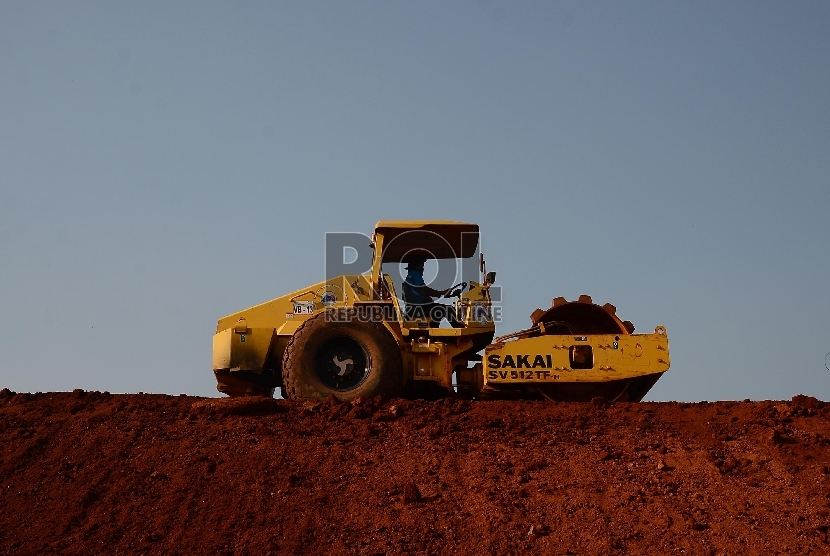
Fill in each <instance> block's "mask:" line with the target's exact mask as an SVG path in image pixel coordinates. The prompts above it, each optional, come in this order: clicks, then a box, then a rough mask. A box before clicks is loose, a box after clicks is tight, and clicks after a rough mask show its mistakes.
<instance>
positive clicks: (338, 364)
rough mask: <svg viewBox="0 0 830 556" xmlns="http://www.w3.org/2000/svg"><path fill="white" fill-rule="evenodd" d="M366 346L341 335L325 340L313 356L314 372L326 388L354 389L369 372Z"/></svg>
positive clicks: (369, 364) (343, 390)
mask: <svg viewBox="0 0 830 556" xmlns="http://www.w3.org/2000/svg"><path fill="white" fill-rule="evenodd" d="M371 370H372V367H371V359H370V357H369V353H368V351H367V350H366V348H365V347H364V346H363V345H362V344H361V343H360V342H358V341H356V340H354V339H353V338H347V337H345V336H341V337H338V338H331V339H330V340H327V341H326V342H325V343H324V344H323V345H322V346H320V349H319V350H318V351H317V355H316V357H315V358H314V372H315V374H316V375H317V378H318V379H319V380H320V382H322V383H323V385H325V386H326V387H327V388H330V389H332V390H336V391H338V392H346V391H348V390H354V389H355V388H357V387H358V386H360V385H361V384H363V383H364V382H365V381H366V379H367V378H369V374H370V373H371Z"/></svg>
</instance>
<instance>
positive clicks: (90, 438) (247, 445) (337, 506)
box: [0, 390, 830, 555]
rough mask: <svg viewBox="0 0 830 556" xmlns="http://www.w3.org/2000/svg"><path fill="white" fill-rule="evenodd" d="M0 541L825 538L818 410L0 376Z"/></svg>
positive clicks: (268, 544)
mask: <svg viewBox="0 0 830 556" xmlns="http://www.w3.org/2000/svg"><path fill="white" fill-rule="evenodd" d="M0 438H1V439H2V444H0V446H2V450H1V451H0V479H1V480H2V482H0V488H2V491H1V492H0V507H2V508H3V511H2V514H0V552H2V553H3V554H38V555H40V554H58V553H60V554H210V553H212V554H268V553H286V554H394V553H405V552H417V553H432V554H452V553H457V554H476V555H480V554H510V553H519V552H524V551H528V550H530V551H533V552H536V553H541V554H609V553H612V554H613V553H620V554H623V553H629V554H638V553H643V554H666V553H680V552H684V553H687V554H775V553H795V554H806V553H813V554H827V553H828V552H830V546H828V528H830V498H828V496H830V469H828V466H830V457H829V456H830V405H827V406H826V405H825V404H824V403H823V402H820V401H818V400H815V399H813V398H808V397H803V396H798V397H796V398H794V399H793V400H792V401H783V402H753V403H750V402H741V403H738V402H719V403H700V404H687V403H640V404H613V405H606V404H603V403H600V401H599V400H597V401H596V403H591V404H567V403H550V402H521V401H518V402H505V401H499V402H464V401H457V400H443V401H439V402H423V401H417V402H408V401H400V400H396V401H391V402H383V403H381V402H380V401H378V402H375V401H364V402H362V403H360V402H359V403H356V404H340V403H336V402H335V401H333V400H332V401H330V402H326V403H323V404H313V403H292V402H287V401H275V400H262V399H254V398H248V399H223V400H214V399H202V398H194V397H187V396H179V397H172V396H159V395H110V394H107V393H97V392H81V391H76V392H74V393H46V394H16V395H15V394H13V393H11V392H8V391H7V390H4V391H2V392H0Z"/></svg>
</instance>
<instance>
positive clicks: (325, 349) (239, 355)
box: [213, 221, 669, 401]
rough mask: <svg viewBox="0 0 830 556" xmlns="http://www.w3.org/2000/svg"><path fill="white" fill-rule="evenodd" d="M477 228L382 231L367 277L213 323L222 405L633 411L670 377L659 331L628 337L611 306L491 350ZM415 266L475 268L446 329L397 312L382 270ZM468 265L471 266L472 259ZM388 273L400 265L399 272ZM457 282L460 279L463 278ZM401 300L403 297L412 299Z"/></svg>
mask: <svg viewBox="0 0 830 556" xmlns="http://www.w3.org/2000/svg"><path fill="white" fill-rule="evenodd" d="M478 236H479V228H478V226H477V225H475V224H468V223H463V222H448V221H381V222H378V223H377V226H376V227H375V231H374V234H373V235H372V237H371V248H372V250H373V262H372V268H371V272H370V273H364V274H355V275H343V276H337V277H334V278H327V279H326V280H324V281H322V282H319V283H317V284H314V285H311V286H308V287H305V288H301V289H299V290H296V291H294V292H291V293H289V294H286V295H283V296H281V297H278V298H276V299H273V300H271V301H267V302H265V303H262V304H260V305H256V306H254V307H251V308H249V309H244V310H242V311H239V312H237V313H234V314H232V315H228V316H226V317H223V318H221V319H219V322H218V324H217V327H216V334H215V335H214V337H213V371H214V374H215V375H216V380H217V382H218V385H217V389H218V390H219V391H220V392H224V393H225V394H228V395H230V396H244V395H273V393H274V391H275V389H277V388H279V389H280V391H281V393H282V395H283V397H285V398H291V399H301V398H307V399H317V400H320V399H325V398H328V397H329V396H331V395H334V396H336V397H337V398H339V399H341V400H350V399H353V398H356V397H363V398H373V397H376V396H382V397H385V398H394V397H439V396H442V395H448V394H451V393H453V395H460V396H466V397H470V398H479V399H481V398H499V397H501V398H504V397H507V398H528V399H534V398H535V399H540V398H546V399H550V400H559V401H588V400H591V399H593V398H595V397H601V398H606V399H608V400H614V401H639V400H641V399H642V398H643V396H645V394H646V393H647V392H648V391H649V389H650V388H651V387H652V386H653V385H654V383H655V382H656V381H657V380H658V379H659V378H660V376H661V375H662V374H663V373H664V372H665V371H667V370H668V368H669V347H668V337H667V335H666V329H665V328H664V327H662V326H658V327H656V328H655V330H654V333H653V334H634V326H633V325H632V324H631V323H630V322H629V321H622V320H620V318H619V317H617V315H616V308H615V307H614V306H613V305H611V304H605V305H601V306H600V305H597V304H594V303H593V301H592V299H591V298H590V297H589V296H587V295H581V296H579V298H578V299H577V300H575V301H567V300H566V299H564V298H563V297H557V298H555V299H554V300H553V302H552V303H551V306H550V307H549V308H548V309H544V310H543V309H537V310H535V311H534V312H533V313H532V314H531V316H530V319H531V323H532V325H531V326H530V327H529V328H527V329H524V330H520V331H518V332H514V333H512V334H507V335H502V336H500V337H496V338H494V336H495V330H496V328H495V323H494V318H493V315H494V309H495V308H497V304H496V306H494V301H493V298H494V297H495V298H496V301H499V300H500V297H498V296H494V295H493V294H494V293H495V287H494V283H495V278H496V274H495V272H487V270H486V265H485V261H484V257H483V255H481V254H480V253H479V249H478V243H479V241H478V240H479V237H478ZM413 254H418V256H419V257H420V258H422V259H423V258H434V259H437V260H438V262H439V264H441V263H442V261H448V260H450V259H456V260H457V261H458V260H461V261H462V262H463V261H464V260H466V261H467V262H469V261H470V260H472V261H473V265H474V266H475V267H476V268H477V269H478V272H477V273H476V276H475V278H476V279H477V280H478V281H475V280H469V281H468V282H461V283H459V284H456V285H455V286H453V287H452V288H449V290H447V291H448V294H447V295H448V297H452V298H454V301H453V303H452V305H450V307H451V310H452V315H453V316H454V318H453V319H452V320H453V321H454V326H448V325H446V323H445V325H444V326H439V325H436V324H437V323H436V321H435V320H432V319H430V318H429V315H425V314H423V313H418V312H417V311H416V312H415V313H413V312H412V311H407V305H408V304H410V302H411V301H412V300H411V299H407V297H408V296H407V292H408V291H409V290H408V284H407V283H406V282H404V283H402V284H401V286H402V287H401V288H400V289H401V291H400V292H398V291H397V288H396V285H395V283H394V281H393V279H392V278H391V277H390V275H389V274H386V273H384V272H383V264H384V263H402V262H405V261H407V260H408V259H409V258H411V257H412V256H413ZM476 257H478V258H477V259H476ZM398 268H399V265H398ZM462 277H463V276H462ZM409 297H411V293H410V295H409Z"/></svg>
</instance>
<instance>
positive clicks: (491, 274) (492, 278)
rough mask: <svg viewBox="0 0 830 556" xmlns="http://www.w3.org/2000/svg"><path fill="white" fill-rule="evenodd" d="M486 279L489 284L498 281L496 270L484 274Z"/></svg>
mask: <svg viewBox="0 0 830 556" xmlns="http://www.w3.org/2000/svg"><path fill="white" fill-rule="evenodd" d="M484 281H485V282H487V283H488V284H495V283H496V273H495V272H488V273H487V274H486V275H485V276H484Z"/></svg>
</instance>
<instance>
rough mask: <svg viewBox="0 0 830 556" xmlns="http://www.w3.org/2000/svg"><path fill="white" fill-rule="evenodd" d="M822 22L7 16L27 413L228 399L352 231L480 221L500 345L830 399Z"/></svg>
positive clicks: (335, 14)
mask: <svg viewBox="0 0 830 556" xmlns="http://www.w3.org/2000/svg"><path fill="white" fill-rule="evenodd" d="M828 27H830V5H828V4H827V3H825V2H794V3H783V2H751V3H750V2H686V3H680V2H672V3H668V2H625V3H610V2H608V3H605V2H603V3H590V2H557V3H552V2H522V3H508V2H499V1H475V2H462V1H459V2H452V3H447V2H419V3H403V2H354V3H340V2H317V3H314V2H237V3H207V2H142V3H114V2H99V3H89V2H73V3H62V4H61V3H39V2H5V3H3V4H2V6H0V292H2V293H0V314H2V315H4V317H5V318H3V319H2V320H1V321H0V387H8V388H11V389H12V390H16V391H53V390H71V389H73V388H85V389H94V390H109V391H111V392H138V391H144V392H159V393H171V394H178V393H180V392H185V393H189V394H199V395H217V393H216V392H215V389H214V388H215V382H214V380H213V376H212V373H211V369H210V366H211V365H210V350H211V337H212V334H213V331H214V327H215V324H216V320H217V319H218V318H219V317H220V316H223V315H225V314H228V313H230V312H233V311H236V310H239V309H242V308H245V307H248V306H251V305H254V304H257V303H260V302H262V301H266V300H268V299H271V298H273V297H276V296H278V295H281V294H284V293H287V292H288V291H291V290H294V289H298V288H300V287H302V286H304V285H306V284H311V283H314V282H317V281H319V280H321V279H322V278H321V277H322V276H323V267H322V259H323V255H322V248H323V239H324V234H325V232H332V231H335V232H336V231H352V232H365V233H369V232H371V230H372V228H373V226H374V224H375V222H376V221H378V220H381V219H410V218H412V219H450V220H462V221H472V222H476V223H478V224H479V225H480V226H481V230H482V246H483V250H484V252H485V254H486V256H487V260H488V266H489V268H490V269H491V270H496V271H497V272H498V281H499V284H500V285H501V286H502V288H503V292H504V304H505V307H504V322H502V323H501V324H500V325H499V328H498V332H499V333H507V332H510V331H513V330H516V329H519V328H521V327H525V326H527V325H528V324H529V322H530V321H529V318H528V316H529V315H530V313H531V312H532V311H533V310H534V309H535V308H536V307H547V306H549V304H550V301H551V299H552V298H554V297H556V296H559V295H562V296H564V297H566V298H569V299H575V298H576V297H577V296H578V295H579V294H583V293H585V294H590V295H592V296H593V298H594V300H595V301H597V302H599V303H600V304H602V303H605V302H610V303H613V304H614V305H616V306H617V308H618V314H619V315H620V316H621V317H622V318H624V319H629V320H631V321H633V322H634V324H635V325H636V326H637V329H638V331H643V332H648V331H651V330H652V329H653V328H654V327H655V326H656V325H665V326H666V327H667V329H668V334H669V340H670V346H671V350H672V369H671V370H670V371H669V372H668V373H667V374H666V375H665V376H664V377H663V378H662V379H661V380H660V381H659V382H658V383H657V385H656V386H655V387H654V389H653V390H652V391H651V393H650V394H649V397H648V398H647V399H653V400H669V399H674V400H692V401H694V400H702V399H707V400H717V399H743V398H752V399H770V398H772V399H783V398H789V397H791V396H793V395H794V394H799V393H804V394H810V395H813V396H817V397H819V398H822V399H828V398H829V397H830V390H829V388H830V372H828V370H827V369H825V366H824V357H825V354H827V353H828V352H830V319H828V315H830V295H828V278H830V257H828V252H830V250H828V244H830V219H829V218H828V214H829V212H828V211H830V181H829V179H830V103H828V99H830V33H828V32H827V29H828Z"/></svg>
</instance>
